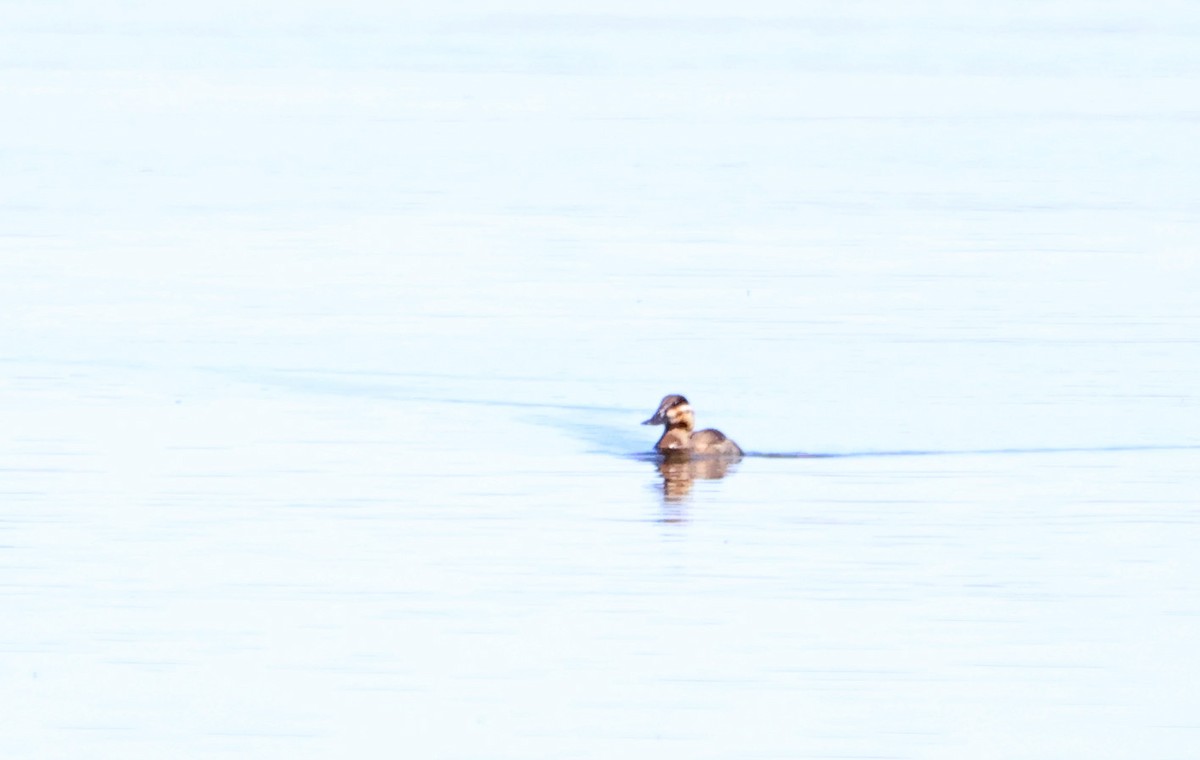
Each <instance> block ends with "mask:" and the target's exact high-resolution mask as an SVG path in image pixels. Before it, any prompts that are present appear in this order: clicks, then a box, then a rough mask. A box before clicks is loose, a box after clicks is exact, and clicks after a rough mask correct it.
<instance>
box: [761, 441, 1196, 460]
mask: <svg viewBox="0 0 1200 760" xmlns="http://www.w3.org/2000/svg"><path fill="white" fill-rule="evenodd" d="M1122 451H1124V452H1130V451H1200V444H1180V445H1162V446H1157V445H1150V446H1039V447H1035V448H1004V449H900V450H896V451H845V452H807V451H789V452H768V451H747V452H746V454H745V456H746V457H747V458H749V457H754V458H756V459H851V458H861V457H939V456H969V455H977V456H978V455H984V454H1106V453H1114V452H1122Z"/></svg>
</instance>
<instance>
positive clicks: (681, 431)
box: [642, 393, 742, 457]
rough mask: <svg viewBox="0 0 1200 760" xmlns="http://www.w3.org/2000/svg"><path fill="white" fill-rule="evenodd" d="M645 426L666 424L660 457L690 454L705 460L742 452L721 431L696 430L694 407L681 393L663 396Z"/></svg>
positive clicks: (660, 442) (655, 445)
mask: <svg viewBox="0 0 1200 760" xmlns="http://www.w3.org/2000/svg"><path fill="white" fill-rule="evenodd" d="M642 424H643V425H663V426H664V428H665V429H664V430H663V434H662V437H661V438H659V439H658V443H656V444H654V449H655V450H656V451H658V453H660V454H673V453H687V454H693V455H698V456H706V457H740V456H742V449H741V447H739V446H738V445H737V444H736V443H734V442H733V441H732V440H730V439H729V438H727V437H726V436H725V434H724V433H722V432H721V431H720V430H713V429H711V428H709V429H706V430H696V429H695V428H696V415H695V413H694V412H693V411H692V405H691V404H689V403H688V400H687V399H686V398H684V397H683V396H681V395H679V394H678V393H672V394H670V395H667V396H663V400H662V401H661V402H659V405H658V411H656V412H655V413H654V416H653V417H651V418H650V419H648V420H646V421H645V422H643V423H642Z"/></svg>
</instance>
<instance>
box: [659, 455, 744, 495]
mask: <svg viewBox="0 0 1200 760" xmlns="http://www.w3.org/2000/svg"><path fill="white" fill-rule="evenodd" d="M740 461H742V458H741V457H704V456H692V455H690V454H689V453H688V452H686V451H673V452H669V453H666V454H663V455H661V456H660V457H659V459H658V472H659V474H660V475H662V478H663V501H666V502H679V501H682V500H683V499H684V498H686V497H687V495H688V494H689V493H691V491H692V481H695V480H720V479H721V478H723V477H725V475H726V473H728V472H729V467H730V465H735V464H737V463H738V462H740Z"/></svg>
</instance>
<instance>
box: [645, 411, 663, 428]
mask: <svg viewBox="0 0 1200 760" xmlns="http://www.w3.org/2000/svg"><path fill="white" fill-rule="evenodd" d="M664 422H666V420H664V419H663V416H662V412H655V413H654V416H653V417H651V418H650V419H648V420H646V421H645V422H643V423H642V424H643V425H661V424H663V423H664Z"/></svg>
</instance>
